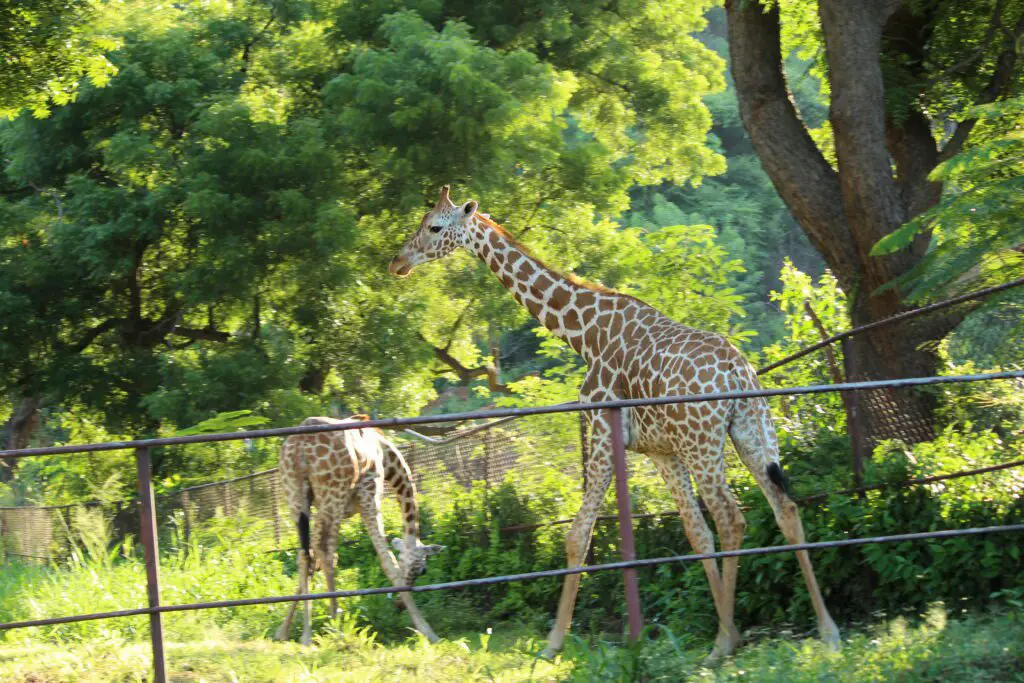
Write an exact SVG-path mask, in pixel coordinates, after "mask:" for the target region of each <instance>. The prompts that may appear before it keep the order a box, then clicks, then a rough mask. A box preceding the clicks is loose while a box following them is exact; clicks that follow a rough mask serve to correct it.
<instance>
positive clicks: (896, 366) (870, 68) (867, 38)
mask: <svg viewBox="0 0 1024 683" xmlns="http://www.w3.org/2000/svg"><path fill="white" fill-rule="evenodd" d="M898 5H899V3H897V2H884V1H883V0H858V1H857V2H849V0H820V2H819V9H820V18H821V23H822V32H823V34H824V38H825V52H826V58H827V61H828V69H829V79H830V85H831V96H832V101H831V106H830V110H829V120H830V122H831V124H832V133H833V137H834V141H835V150H836V158H837V161H838V167H837V168H835V169H834V168H832V166H830V165H829V163H828V162H827V161H826V159H825V158H824V156H823V155H822V153H821V151H820V150H819V149H818V148H817V146H816V145H815V143H814V142H813V140H812V139H811V136H810V134H809V132H808V130H807V128H806V126H805V125H804V123H803V121H802V120H801V119H800V115H799V113H798V112H797V110H796V108H795V106H794V103H793V99H792V97H791V94H790V91H789V88H788V85H787V83H786V78H785V74H784V70H783V55H782V54H781V47H780V31H779V29H780V24H779V8H778V4H777V3H776V4H775V5H774V6H773V7H772V8H771V9H769V10H766V9H765V8H764V7H763V6H761V5H759V4H758V3H757V2H750V1H747V0H727V2H726V11H727V12H728V19H729V50H730V57H731V60H732V74H733V78H734V79H735V82H736V91H737V95H738V99H739V104H740V115H741V117H742V119H743V124H744V127H745V128H746V130H747V133H748V134H749V135H750V137H751V140H752V142H753V144H754V147H755V149H756V151H757V154H758V157H759V158H760V160H761V162H762V165H763V166H764V168H765V171H766V172H767V174H768V176H769V177H770V178H771V180H772V183H773V184H774V186H775V188H776V190H777V191H778V192H779V194H780V196H781V197H782V198H783V200H784V201H785V202H786V204H787V205H788V206H789V208H790V210H791V211H792V212H793V216H794V218H796V220H797V222H798V223H799V224H800V226H801V228H802V229H803V230H804V232H805V233H807V236H808V237H809V238H810V241H811V243H812V244H813V245H814V246H815V247H816V248H817V249H818V251H820V252H821V254H822V256H823V257H824V258H825V260H826V262H827V263H828V265H829V267H830V269H831V270H832V272H833V273H834V274H835V276H836V277H837V278H838V280H839V282H840V285H841V286H842V288H843V290H844V291H845V292H846V293H847V295H848V296H849V301H850V308H851V318H852V319H851V323H852V325H855V326H857V325H863V324H866V323H870V322H875V321H877V320H881V319H884V318H887V317H889V316H892V315H895V314H897V313H900V312H902V311H904V310H906V309H907V306H906V305H905V304H904V302H903V301H902V300H901V299H900V296H899V294H898V292H897V291H896V290H895V289H890V290H886V291H885V292H883V293H880V294H876V293H875V292H876V291H877V290H878V288H879V287H881V286H882V285H884V284H886V283H888V282H889V281H890V280H892V278H894V277H896V276H898V275H900V274H902V273H905V272H907V270H908V269H909V268H911V267H913V266H914V265H916V264H917V263H918V262H919V261H920V259H921V258H922V257H923V256H924V252H925V249H926V248H927V238H924V239H920V240H918V241H917V242H915V244H914V245H912V247H910V248H908V249H905V250H903V251H901V252H899V253H897V254H893V255H890V256H885V257H874V256H871V255H870V251H871V248H872V247H873V245H874V244H875V243H876V242H877V241H878V240H879V239H880V238H882V237H883V236H885V235H887V234H889V233H890V232H892V231H893V230H894V229H896V228H897V227H899V226H900V225H901V224H903V223H904V222H905V221H906V220H907V219H908V218H909V217H911V216H913V215H916V214H918V213H920V212H921V211H924V210H925V209H926V208H928V207H929V206H931V205H932V204H934V203H935V202H936V201H937V200H938V198H939V188H938V187H937V186H936V185H935V184H934V183H930V182H929V181H928V179H927V175H928V172H929V171H930V170H931V169H932V168H933V167H934V165H935V163H937V161H938V158H939V153H938V150H937V148H936V145H935V142H934V140H933V139H932V137H931V133H930V131H929V127H928V122H927V119H926V118H925V117H924V116H923V115H920V114H917V113H915V115H912V116H909V117H908V118H907V119H906V120H905V121H901V123H900V124H899V126H898V127H896V126H895V124H894V123H893V122H892V121H891V120H890V119H889V118H888V117H887V115H886V110H885V101H884V94H885V91H884V84H883V77H882V69H881V62H880V59H879V58H880V53H881V49H882V38H883V34H885V35H886V36H888V35H890V33H900V32H903V31H909V30H910V29H913V28H918V27H917V25H914V26H910V27H909V28H908V24H912V23H913V21H911V19H914V18H913V17H911V18H909V19H908V16H907V15H906V14H905V13H902V14H901V13H898V12H895V10H897V9H898ZM890 19H891V20H892V21H891V22H890ZM914 20H915V21H918V22H919V21H921V20H920V19H914ZM915 35H919V34H915ZM912 47H913V46H911V47H910V48H907V49H911V48H912ZM894 163H895V165H896V173H895V174H894V173H893V164H894ZM958 321H959V316H958V315H956V314H950V315H944V316H943V315H939V316H932V317H930V318H928V319H925V320H919V321H915V322H913V323H904V324H898V325H894V326H891V327H887V328H881V329H879V330H877V331H875V332H872V333H869V334H865V335H862V336H859V337H857V338H856V339H854V340H853V342H852V343H851V344H850V346H849V352H850V354H851V356H852V357H851V358H850V359H849V364H848V367H852V368H853V369H854V373H853V374H854V377H852V378H851V379H887V378H902V377H916V376H924V375H933V374H935V372H936V370H937V367H938V359H937V357H936V356H935V349H934V342H935V341H937V340H939V339H941V338H942V337H943V336H944V335H946V334H948V333H949V332H950V330H952V329H953V327H955V325H956V324H957V322H958ZM863 398H864V400H863V401H861V405H862V406H863V409H862V410H861V411H860V413H861V415H862V416H863V423H862V425H861V431H862V433H863V434H865V435H866V436H867V437H868V439H869V441H871V440H878V439H881V438H890V437H893V436H900V437H903V438H905V439H908V440H911V441H917V440H923V439H928V438H930V437H931V436H932V428H931V418H932V415H933V412H934V407H935V404H934V401H933V400H932V398H931V396H930V395H929V394H928V393H927V392H923V391H919V390H905V391H898V392H897V391H886V392H871V393H870V394H868V395H866V396H864V397H863Z"/></svg>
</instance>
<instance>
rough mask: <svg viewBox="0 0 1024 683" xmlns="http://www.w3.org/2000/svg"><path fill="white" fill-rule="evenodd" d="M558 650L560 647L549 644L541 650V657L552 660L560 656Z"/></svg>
mask: <svg viewBox="0 0 1024 683" xmlns="http://www.w3.org/2000/svg"><path fill="white" fill-rule="evenodd" d="M558 650H559V648H554V647H551V646H550V645H549V646H548V647H546V648H544V649H543V650H541V652H540V658H541V659H546V660H548V661H551V660H552V659H554V658H555V657H557V656H558Z"/></svg>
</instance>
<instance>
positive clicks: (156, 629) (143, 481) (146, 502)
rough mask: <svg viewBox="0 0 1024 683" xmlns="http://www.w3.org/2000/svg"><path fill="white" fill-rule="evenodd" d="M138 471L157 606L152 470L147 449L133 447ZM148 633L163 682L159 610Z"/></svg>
mask: <svg viewBox="0 0 1024 683" xmlns="http://www.w3.org/2000/svg"><path fill="white" fill-rule="evenodd" d="M135 464H136V466H137V468H138V474H139V522H140V524H139V538H140V539H141V541H142V547H143V550H144V552H145V558H146V593H147V595H148V597H149V606H150V607H158V606H159V605H160V557H159V542H158V541H157V536H156V513H155V510H156V505H155V503H154V500H153V483H152V470H151V467H150V462H149V449H148V448H136V449H135ZM149 635H150V637H151V638H152V640H153V681H154V682H155V683H165V682H166V680H167V671H166V669H167V663H166V662H165V661H164V626H163V621H162V619H161V615H160V614H159V613H156V614H150V615H149Z"/></svg>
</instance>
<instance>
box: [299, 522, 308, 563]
mask: <svg viewBox="0 0 1024 683" xmlns="http://www.w3.org/2000/svg"><path fill="white" fill-rule="evenodd" d="M299 545H301V546H302V551H303V552H304V553H306V556H307V557H308V556H309V513H308V512H300V513H299Z"/></svg>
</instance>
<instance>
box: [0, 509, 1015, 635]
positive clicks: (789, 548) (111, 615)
mask: <svg viewBox="0 0 1024 683" xmlns="http://www.w3.org/2000/svg"><path fill="white" fill-rule="evenodd" d="M1019 531H1024V524H1007V525H1003V526H987V527H975V528H970V529H946V530H943V531H923V532H918V533H913V534H895V535H891V536H871V537H868V538H844V539H840V540H837V541H819V542H817V543H798V544H793V545H779V546H770V547H765V548H742V549H740V550H723V551H719V552H715V553H702V554H696V555H671V556H668V557H653V558H649V559H645V560H630V561H628V562H608V563H606V564H595V565H590V566H583V567H568V568H565V569H548V570H545V571H537V572H526V573H523V574H508V575H504V576H489V577H484V578H479V579H465V580H462V581H448V582H445V583H432V584H427V585H424V586H386V587H381V588H361V589H358V590H345V591H333V592H329V593H307V594H306V595H276V596H272V597H265V598H241V599H237V600H217V601H214V602H193V603H185V604H181V605H160V606H158V607H138V608H135V609H124V610H118V611H115V612H95V613H93V614H77V615H73V616H67V617H51V618H48V619H30V620H26V621H12V622H9V623H6V624H0V631H3V630H9V629H15V628H31V627H34V626H53V625H56V624H70V623H75V622H79V621H95V620H97V619H117V618H121V617H134V616H140V615H143V614H163V613H164V612H190V611H194V610H203V609H218V608H223V607H245V606H248V605H269V604H276V603H281V602H302V601H305V600H324V599H327V598H355V597H360V596H364V595H384V594H388V593H427V592H430V591H441V590H452V589H456V588H472V587H475V586H490V585H494V584H499V583H510V582H512V581H531V580H533V579H546V578H552V577H558V576H568V575H569V574H592V573H596V572H603V571H615V570H621V569H636V568H640V567H654V566H657V565H661V564H669V563H675V562H699V561H702V560H710V559H717V558H720V557H747V556H751V555H772V554H776V553H789V552H794V551H797V550H821V549H824V548H845V547H849V546H857V545H870V544H874V543H902V542H905V541H927V540H935V539H943V538H956V537H959V536H978V535H981V534H997V533H1010V532H1019Z"/></svg>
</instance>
